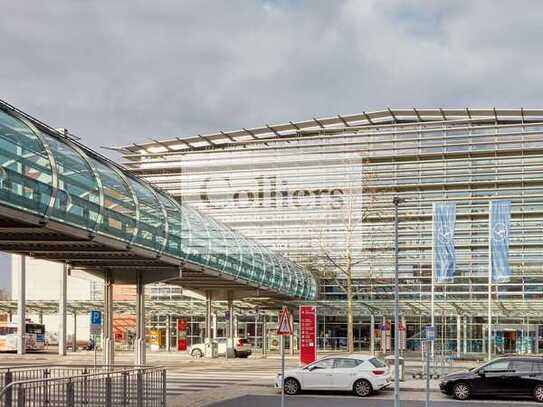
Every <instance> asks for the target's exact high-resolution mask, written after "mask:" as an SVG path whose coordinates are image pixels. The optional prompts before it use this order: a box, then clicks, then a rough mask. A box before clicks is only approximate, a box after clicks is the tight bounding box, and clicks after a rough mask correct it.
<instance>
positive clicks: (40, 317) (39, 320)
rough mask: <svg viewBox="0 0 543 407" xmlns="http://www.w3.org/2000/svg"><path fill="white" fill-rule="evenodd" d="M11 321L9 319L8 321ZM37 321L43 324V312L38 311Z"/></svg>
mask: <svg viewBox="0 0 543 407" xmlns="http://www.w3.org/2000/svg"><path fill="white" fill-rule="evenodd" d="M10 322H11V321H10ZM38 322H39V323H40V324H43V312H41V311H40V313H39V314H38Z"/></svg>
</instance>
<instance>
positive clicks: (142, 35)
mask: <svg viewBox="0 0 543 407" xmlns="http://www.w3.org/2000/svg"><path fill="white" fill-rule="evenodd" d="M542 11H543V3H541V2H537V1H528V2H526V3H523V7H518V5H515V4H514V2H507V1H490V0H488V1H477V2H474V1H439V2H437V1H435V2H430V1H419V2H407V1H394V0H391V1H386V2H382V1H376V0H375V1H363V2H362V1H358V0H338V1H332V2H331V1H324V0H322V1H301V0H296V1H294V0H291V1H287V0H281V1H272V0H267V1H260V2H258V1H242V0H229V1H211V0H209V1H205V0H194V1H189V0H185V1H173V0H171V1H157V2H147V1H130V2H129V1H125V2H105V1H103V2H100V1H95V2H80V1H73V0H59V1H56V2H48V3H47V4H46V5H44V4H43V2H37V1H34V2H33V1H25V2H10V3H6V4H4V6H3V13H2V15H1V16H0V36H1V38H2V42H1V44H0V55H1V56H2V58H1V60H2V63H1V64H0V65H1V66H0V83H1V85H2V87H1V89H2V94H1V96H0V97H2V98H4V99H6V100H7V101H8V102H10V103H12V104H15V105H16V106H18V107H20V108H21V109H23V110H25V111H27V112H29V113H31V114H34V115H36V116H37V117H39V118H41V119H42V120H44V121H46V122H47V123H50V124H52V125H54V126H57V127H67V128H69V129H70V130H71V131H72V132H73V133H74V134H76V135H78V136H81V137H82V138H83V142H84V143H85V144H88V145H90V146H92V147H95V148H96V147H98V146H100V145H121V144H127V143H130V142H140V141H144V140H147V139H150V138H156V139H160V138H170V137H174V136H183V135H190V134H194V133H205V132H207V131H213V130H217V129H236V128H240V127H251V126H256V125H262V124H264V123H274V122H284V121H288V120H297V119H305V118H309V117H312V116H326V115H334V114H337V113H352V112H358V111H361V110H372V109H379V108H383V107H385V106H394V107H412V106H417V107H433V106H443V107H449V106H450V107H458V106H460V107H464V106H497V107H500V106H501V107H505V106H513V107H520V106H524V107H527V106H534V107H538V106H539V103H540V95H541V92H542V90H543V89H542V88H543V81H541V80H540V79H541V78H540V77H541V75H542V73H540V72H541V70H540V69H539V66H540V64H541V59H542V57H541V53H540V52H539V48H540V47H539V44H538V42H539V38H541V35H542V34H543V32H542V31H543V26H542V25H541V24H540V21H539V19H538V16H540V15H541V12H542Z"/></svg>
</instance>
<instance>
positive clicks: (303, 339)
mask: <svg viewBox="0 0 543 407" xmlns="http://www.w3.org/2000/svg"><path fill="white" fill-rule="evenodd" d="M315 360H317V307H315V306H313V305H300V363H301V364H302V365H308V364H310V363H313V362H314V361H315Z"/></svg>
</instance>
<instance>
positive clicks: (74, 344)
mask: <svg viewBox="0 0 543 407" xmlns="http://www.w3.org/2000/svg"><path fill="white" fill-rule="evenodd" d="M73 315H74V333H73V335H72V350H73V351H74V352H77V313H75V312H74V314H73Z"/></svg>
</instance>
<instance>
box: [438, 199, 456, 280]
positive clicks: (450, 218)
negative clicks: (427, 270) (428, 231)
mask: <svg viewBox="0 0 543 407" xmlns="http://www.w3.org/2000/svg"><path fill="white" fill-rule="evenodd" d="M455 223H456V205H455V204H454V203H435V204H434V205H433V248H432V249H433V257H434V259H433V260H434V261H433V262H434V264H433V268H434V276H435V277H434V278H435V280H436V281H437V282H443V281H447V280H451V279H453V278H454V271H455V269H456V255H455V251H454V228H455Z"/></svg>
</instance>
